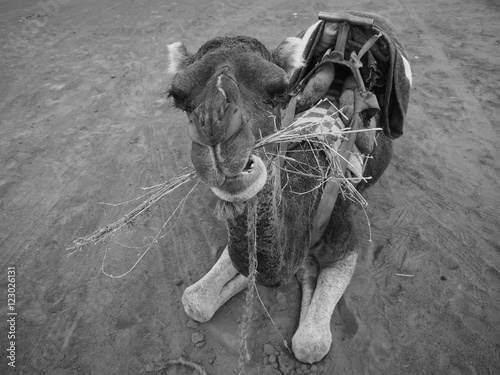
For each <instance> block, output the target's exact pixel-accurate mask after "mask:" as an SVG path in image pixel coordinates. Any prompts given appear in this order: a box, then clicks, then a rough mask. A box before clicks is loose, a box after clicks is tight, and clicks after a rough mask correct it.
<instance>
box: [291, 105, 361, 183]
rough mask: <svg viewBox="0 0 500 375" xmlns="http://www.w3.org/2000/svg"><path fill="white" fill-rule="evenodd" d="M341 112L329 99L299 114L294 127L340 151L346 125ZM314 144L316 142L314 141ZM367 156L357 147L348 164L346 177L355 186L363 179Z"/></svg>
mask: <svg viewBox="0 0 500 375" xmlns="http://www.w3.org/2000/svg"><path fill="white" fill-rule="evenodd" d="M340 116H341V114H340V110H339V109H338V108H337V107H336V106H335V105H334V104H333V103H332V102H331V101H330V100H328V99H326V100H323V101H321V102H319V103H318V104H317V105H315V106H314V107H312V108H311V109H309V110H307V111H305V112H301V113H297V114H296V115H295V121H294V122H293V124H292V126H294V127H296V126H301V127H303V128H304V130H303V132H304V134H312V133H314V134H317V133H321V134H320V135H316V136H315V137H317V138H320V137H321V141H323V142H326V143H327V144H328V145H329V146H330V147H332V148H333V149H334V150H338V149H339V146H340V144H341V143H342V139H343V138H342V131H343V130H344V129H345V125H344V123H343V122H342V119H341V118H340ZM312 142H314V140H313V141H312ZM365 158H366V156H365V155H363V154H361V153H360V152H359V150H358V149H357V147H356V146H354V147H353V150H352V153H351V155H350V157H349V163H348V164H347V171H346V176H345V177H347V178H350V179H351V183H352V184H353V185H356V184H358V183H359V182H360V181H361V179H362V178H363V166H364V160H365Z"/></svg>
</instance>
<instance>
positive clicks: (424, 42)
mask: <svg viewBox="0 0 500 375" xmlns="http://www.w3.org/2000/svg"><path fill="white" fill-rule="evenodd" d="M341 9H355V10H363V11H371V12H376V13H379V14H381V15H384V16H386V17H388V18H389V19H391V20H392V22H393V24H394V25H395V27H396V28H397V29H398V31H399V33H400V36H401V39H402V40H403V42H404V43H405V47H406V49H407V51H408V53H409V55H410V63H411V65H412V70H413V89H412V92H411V101H410V106H409V110H408V113H407V120H406V124H405V134H404V135H403V136H402V137H401V138H399V139H398V140H396V141H395V143H394V147H395V156H394V158H393V161H392V164H391V165H390V167H389V168H388V170H387V171H386V173H385V175H384V176H383V178H382V179H381V181H380V182H379V183H377V185H376V186H374V187H373V188H372V189H371V190H369V191H368V192H367V193H366V199H367V200H368V202H369V206H368V208H367V214H368V218H369V220H370V223H371V226H370V228H371V239H372V241H371V242H369V237H370V228H369V227H368V226H367V225H366V226H365V228H366V230H365V231H363V235H362V236H363V238H362V249H361V252H360V257H359V260H358V264H357V268H356V272H355V275H354V277H353V280H352V282H351V284H350V286H349V287H348V289H347V291H346V293H345V296H344V297H343V299H342V300H341V302H340V304H339V305H338V307H337V308H336V310H335V312H334V315H333V318H332V322H331V329H332V332H333V344H332V348H331V350H330V352H329V353H328V355H327V356H326V357H325V358H324V359H323V360H322V361H320V362H318V363H316V364H314V365H309V364H307V365H306V364H303V363H300V362H298V361H297V360H296V359H295V358H294V357H293V355H291V354H290V353H289V352H288V350H287V348H286V347H285V345H284V341H286V342H287V343H288V344H290V341H291V337H292V335H293V333H294V331H295V329H296V328H297V325H298V316H299V315H298V314H299V304H300V302H299V301H300V291H299V286H298V282H297V281H296V280H295V279H294V280H291V281H290V282H289V283H287V284H286V285H283V286H280V287H278V288H264V287H259V293H260V296H261V298H262V301H263V303H264V306H266V309H267V312H266V311H265V310H264V308H263V307H262V304H261V303H260V302H259V301H257V300H256V301H255V303H254V310H253V316H252V319H251V323H250V333H249V342H248V343H249V350H250V352H251V358H250V360H249V362H248V363H247V364H246V367H245V373H246V374H276V375H278V374H284V375H288V374H355V375H358V374H359V375H373V374H384V375H390V374H424V375H426V374H436V375H437V374H439V375H445V374H449V375H459V374H460V375H475V374H481V375H482V374H500V354H499V353H500V186H499V185H500V168H499V160H500V152H499V141H500V137H499V129H500V104H499V103H500V98H499V95H500V84H499V77H500V22H499V19H500V4H499V3H498V2H497V1H494V0H477V1H466V0H433V1H431V0H419V1H410V0H380V1H369V0H360V1H356V2H352V1H346V0H339V1H336V2H322V1H296V0H291V1H290V0H287V1H285V0H265V1H264V0H256V1H243V0H228V1H213V0H208V1H201V0H187V1H182V0H178V1H176V2H171V1H166V0H164V1H159V0H149V1H146V0H140V1H132V0H123V1H111V0H101V1H96V0H81V1H77V0H48V1H43V0H42V1H32V0H0V40H1V44H0V213H1V214H0V289H1V290H2V296H3V297H2V303H1V305H0V321H1V323H0V327H1V331H0V349H2V353H3V354H2V355H1V356H0V373H1V374H26V375H38V374H47V375H76V374H82V375H83V374H85V375H114V374H116V375H123V374H145V373H148V374H149V373H151V374H168V375H174V374H181V375H184V374H189V375H191V374H197V373H198V371H197V370H195V369H193V368H191V367H189V366H186V365H182V364H177V365H176V364H173V363H172V362H171V361H176V360H179V359H180V358H183V359H184V360H186V361H190V362H192V363H195V364H198V365H199V366H201V367H202V368H203V369H204V371H205V372H206V373H207V374H210V375H228V374H234V373H235V372H236V369H237V368H238V359H239V356H240V351H239V349H238V342H239V327H240V322H241V316H242V313H243V301H244V294H243V293H242V294H240V295H238V296H236V297H235V298H233V299H232V300H231V301H229V303H228V304H226V305H225V306H224V307H223V308H221V310H219V311H218V312H217V314H216V315H215V317H214V318H213V319H212V320H211V321H210V322H208V323H196V322H194V321H192V320H190V319H189V318H188V317H187V315H186V313H185V312H184V309H183V307H182V302H181V296H182V293H183V291H184V290H185V289H186V287H188V286H189V285H191V284H193V283H194V282H196V281H197V280H198V279H200V278H201V277H202V276H203V275H204V274H205V273H206V272H207V271H208V270H209V269H210V267H211V266H212V264H213V263H214V262H215V260H216V259H217V256H218V255H219V254H220V252H221V251H222V249H223V248H224V246H225V243H226V239H227V235H226V229H225V226H224V224H223V223H221V222H219V221H217V219H216V218H215V216H214V214H213V209H214V207H215V204H216V200H215V197H214V196H213V195H212V194H211V192H210V190H209V189H208V188H207V187H205V186H203V184H201V183H200V184H198V185H195V183H194V182H193V183H189V184H186V185H185V186H183V187H182V188H180V189H178V190H176V191H175V192H174V193H172V194H171V195H170V196H168V197H165V198H164V199H163V200H162V201H161V202H160V203H159V204H157V205H155V206H154V207H152V208H151V209H150V211H149V213H148V214H147V215H144V216H143V217H141V219H140V220H138V221H136V222H135V223H134V225H132V226H128V227H126V228H124V229H122V230H121V231H120V232H118V233H117V234H116V235H115V236H114V237H113V240H112V241H111V242H110V243H108V245H107V246H103V245H96V246H88V247H85V248H83V249H81V250H80V251H78V252H76V253H74V254H72V255H69V253H70V252H71V251H69V250H68V247H70V246H71V244H72V240H74V239H76V238H78V237H81V236H84V235H87V234H89V233H92V232H93V231H94V230H96V229H98V228H99V227H102V226H105V225H107V224H109V223H111V222H113V221H114V220H116V219H118V218H120V217H122V216H123V215H124V214H125V213H127V212H128V211H129V210H130V209H132V208H134V207H135V206H136V205H137V204H139V203H140V202H141V201H142V200H143V199H142V198H139V199H137V200H134V199H135V198H136V197H140V196H141V195H142V194H144V193H145V191H144V190H143V188H145V187H150V186H154V185H156V184H159V183H162V182H164V181H167V180H168V179H170V178H172V177H174V176H175V175H177V174H179V173H180V172H182V171H184V170H185V169H186V168H188V167H190V165H191V162H190V142H189V139H188V136H187V131H186V118H185V115H184V114H183V113H182V112H180V111H178V110H175V109H174V108H173V106H172V103H171V102H170V101H169V100H168V98H167V97H166V95H165V92H166V90H167V88H168V87H169V83H170V80H171V78H172V76H171V75H169V74H168V72H167V65H168V52H167V45H168V44H169V43H172V42H176V41H182V42H183V43H184V44H185V45H186V46H187V47H188V48H189V49H190V50H191V51H192V52H195V51H196V50H197V49H198V48H199V47H200V46H201V45H202V44H203V43H204V42H205V41H207V40H208V39H210V38H212V37H215V36H220V35H249V36H253V37H256V38H258V39H259V40H261V41H262V42H263V43H264V44H265V45H266V46H267V47H268V48H269V49H274V48H275V47H276V46H277V45H278V44H279V43H280V42H281V41H282V40H283V39H284V38H286V37H288V36H293V35H296V34H298V33H299V32H300V31H302V30H303V29H305V28H307V27H308V26H310V25H311V24H312V23H314V22H315V21H316V20H317V15H318V13H319V12H320V11H337V10H341ZM186 196H187V199H186V200H185V201H183V198H185V197H186ZM130 200H132V201H130ZM128 201H130V202H128ZM127 202H128V203H127ZM179 202H182V203H183V204H181V205H179ZM120 203H124V204H120ZM118 204H120V205H118ZM169 217H172V220H170V222H169V223H168V224H167V225H165V226H164V223H165V222H166V221H167V219H168V218H169ZM360 220H365V219H364V216H363V215H362V216H361V219H360ZM158 233H160V235H159V236H157V235H158ZM155 236H157V239H156V240H155V241H153V238H154V237H155ZM149 244H151V245H152V246H150V247H148V245H149ZM146 250H148V251H147V252H146ZM145 252H146V253H145ZM139 258H140V261H139V262H137V261H138V260H139ZM136 262H137V265H136V266H135V268H134V264H135V263H136ZM9 267H12V268H13V269H15V297H16V298H15V306H14V307H15V312H16V313H17V315H15V326H14V328H15V331H14V332H13V333H15V338H14V344H15V363H14V364H15V368H14V367H12V366H10V365H9V362H11V364H12V361H11V360H10V359H8V358H7V356H8V355H9V351H8V349H9V347H10V345H11V343H10V341H12V340H10V339H9V338H8V333H9V331H8V330H9V329H10V327H11V326H12V325H11V324H10V323H9V322H7V320H8V319H10V318H11V317H12V316H13V315H8V314H9V312H12V311H13V310H9V307H10V306H12V304H11V305H9V303H8V301H7V291H8V287H9V281H8V270H9ZM128 271H130V272H128ZM124 274H126V275H125V276H123V277H119V276H121V275H124ZM112 276H113V277H112ZM271 318H272V320H271Z"/></svg>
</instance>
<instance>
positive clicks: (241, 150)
mask: <svg viewBox="0 0 500 375" xmlns="http://www.w3.org/2000/svg"><path fill="white" fill-rule="evenodd" d="M302 50H303V48H302V44H301V43H300V39H297V38H288V39H287V40H285V41H284V42H283V43H282V44H281V45H280V47H278V49H277V50H276V51H275V52H274V53H273V54H272V55H271V53H269V51H268V50H267V49H266V48H265V47H264V46H263V45H262V44H261V43H260V42H259V41H257V40H256V39H253V38H248V37H232V38H229V37H225V38H215V39H212V40H210V41H209V42H207V43H205V44H204V45H203V46H202V47H201V48H200V50H199V51H198V52H197V53H196V54H194V55H192V54H190V53H189V52H188V51H187V49H186V48H185V47H184V45H182V44H181V43H180V42H178V43H174V44H171V45H170V46H169V53H170V72H171V73H175V75H174V77H173V79H172V85H171V87H170V90H169V95H170V96H171V97H172V98H173V99H174V102H175V106H176V107H177V108H179V109H181V110H183V111H185V112H186V114H187V116H188V119H189V123H188V134H189V137H190V138H191V140H192V150H191V159H192V162H193V165H194V167H195V169H196V171H197V173H198V175H199V176H200V177H201V179H202V180H203V181H204V182H205V183H207V184H208V185H209V186H210V187H211V188H212V190H213V191H214V193H215V194H216V195H217V196H219V197H220V198H221V199H223V200H226V201H230V202H234V201H245V200H247V199H249V198H251V197H253V196H254V195H255V194H257V193H258V192H259V191H260V190H261V189H262V187H263V186H264V184H265V182H266V180H267V170H266V169H267V165H268V162H267V161H266V160H267V159H266V158H264V155H263V154H262V151H258V150H254V145H255V142H256V141H257V140H258V139H260V138H262V137H264V136H266V135H269V134H271V133H273V132H275V131H276V130H277V127H279V126H280V107H279V104H280V102H281V101H283V100H284V99H285V98H286V94H287V91H288V89H289V87H288V86H289V81H288V77H289V74H290V73H291V72H292V71H293V69H296V68H298V67H300V66H301V64H302V59H301V55H302Z"/></svg>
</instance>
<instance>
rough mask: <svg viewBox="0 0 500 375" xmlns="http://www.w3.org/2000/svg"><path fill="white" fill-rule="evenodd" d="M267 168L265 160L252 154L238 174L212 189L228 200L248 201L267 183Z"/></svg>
mask: <svg viewBox="0 0 500 375" xmlns="http://www.w3.org/2000/svg"><path fill="white" fill-rule="evenodd" d="M266 180H267V170H266V166H265V165H264V162H263V161H262V159H261V158H259V157H258V156H256V155H253V154H252V155H250V157H249V159H248V163H247V165H246V166H245V168H244V169H243V171H241V172H240V173H239V174H238V175H236V176H231V177H226V179H225V181H224V183H223V184H222V185H220V186H217V187H212V188H211V189H212V191H213V192H214V193H215V194H216V195H217V196H218V197H219V198H221V199H223V200H225V201H228V202H235V201H246V200H248V199H250V198H252V197H253V196H255V195H256V194H257V193H258V192H259V191H260V190H261V189H262V188H263V187H264V185H265V183H266Z"/></svg>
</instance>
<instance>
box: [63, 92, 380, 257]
mask: <svg viewBox="0 0 500 375" xmlns="http://www.w3.org/2000/svg"><path fill="white" fill-rule="evenodd" d="M325 100H328V99H323V100H321V101H320V102H318V103H317V104H316V106H318V105H319V104H321V103H322V102H324V101H325ZM330 104H331V103H330ZM316 106H315V107H316ZM332 106H333V104H332ZM315 107H312V108H311V109H310V110H309V111H306V112H305V113H304V115H303V116H301V117H300V118H298V119H296V121H295V122H294V123H292V124H291V125H290V126H288V127H287V128H284V129H281V130H278V131H276V132H275V133H273V134H271V135H269V136H267V137H264V138H262V139H260V140H259V141H257V143H256V145H255V147H254V148H255V149H258V148H262V147H265V146H268V145H272V144H280V143H299V142H309V143H311V144H313V145H314V147H311V150H312V152H314V151H315V150H318V149H321V150H322V151H324V152H326V154H327V158H328V160H329V161H330V162H331V164H332V165H331V166H330V172H331V171H333V173H325V172H321V171H319V172H318V173H319V175H317V176H316V175H315V176H314V177H317V178H318V179H319V182H318V187H320V186H321V185H322V184H323V183H324V182H326V180H328V179H335V180H336V182H337V183H339V184H341V191H342V194H343V195H344V196H345V197H347V198H348V199H351V200H353V201H355V202H357V203H360V204H361V205H363V206H366V205H367V203H366V201H365V200H364V198H363V197H362V196H361V195H360V194H359V193H358V192H357V190H356V188H355V187H354V186H353V185H352V183H351V182H350V179H349V178H347V177H345V176H344V174H343V171H341V170H340V168H339V166H338V160H339V158H342V156H341V155H340V154H339V153H338V152H337V150H336V149H335V148H333V147H332V146H331V145H330V143H329V142H327V140H326V137H325V136H326V135H329V134H326V133H324V132H323V131H313V132H311V131H310V129H311V128H315V127H316V128H317V125H318V122H307V123H304V122H299V121H298V120H300V119H302V118H303V117H304V116H307V115H308V114H309V113H310V111H311V110H313V109H314V108H315ZM337 111H338V113H341V112H340V110H337ZM308 129H309V131H308ZM376 130H379V129H378V128H375V129H374V128H371V129H360V130H350V129H344V130H343V131H342V132H341V135H344V134H348V133H349V132H363V131H376ZM330 135H331V134H330ZM276 157H282V158H287V157H286V156H285V155H272V156H271V159H276ZM347 162H348V163H349V161H348V160H347ZM313 169H315V170H318V169H317V168H313ZM288 172H290V171H288ZM293 172H294V173H304V172H297V171H293ZM197 177H198V176H197V174H196V171H195V170H194V169H193V168H191V169H188V170H187V171H185V172H183V173H181V174H179V175H177V176H176V177H174V178H172V179H170V180H168V181H166V182H163V183H161V184H158V185H155V186H152V187H150V188H146V189H144V190H147V192H146V193H145V194H143V195H142V196H140V197H138V198H135V199H132V200H130V201H128V202H131V201H134V200H138V199H140V198H142V197H146V196H147V197H148V198H147V199H146V200H145V201H143V202H142V203H141V204H140V205H139V206H137V207H136V208H134V209H133V210H131V211H130V212H128V213H127V214H125V215H124V216H123V217H122V218H120V219H119V220H117V221H115V222H113V223H111V224H108V225H106V226H104V227H101V228H99V229H97V230H96V231H95V232H93V233H91V234H90V235H87V236H84V237H80V238H78V239H76V240H74V241H73V244H72V245H71V246H70V247H69V248H68V249H67V250H69V251H71V252H70V254H69V255H72V254H74V253H75V252H77V251H78V250H80V249H81V248H83V247H84V246H86V245H90V244H98V243H101V242H103V241H104V240H106V239H107V238H109V237H111V236H113V235H114V234H115V233H116V232H117V231H118V230H119V229H121V228H122V227H123V226H124V225H127V224H131V223H133V222H134V220H135V219H136V218H138V217H139V216H140V215H141V214H143V213H144V212H146V211H147V210H148V209H149V208H151V207H152V206H153V205H155V204H156V203H157V202H158V201H160V200H161V199H162V198H163V197H165V196H166V195H168V194H170V193H171V192H173V191H174V190H176V189H177V188H179V187H181V186H183V185H184V184H186V183H188V182H189V181H191V180H194V179H196V178H197Z"/></svg>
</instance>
